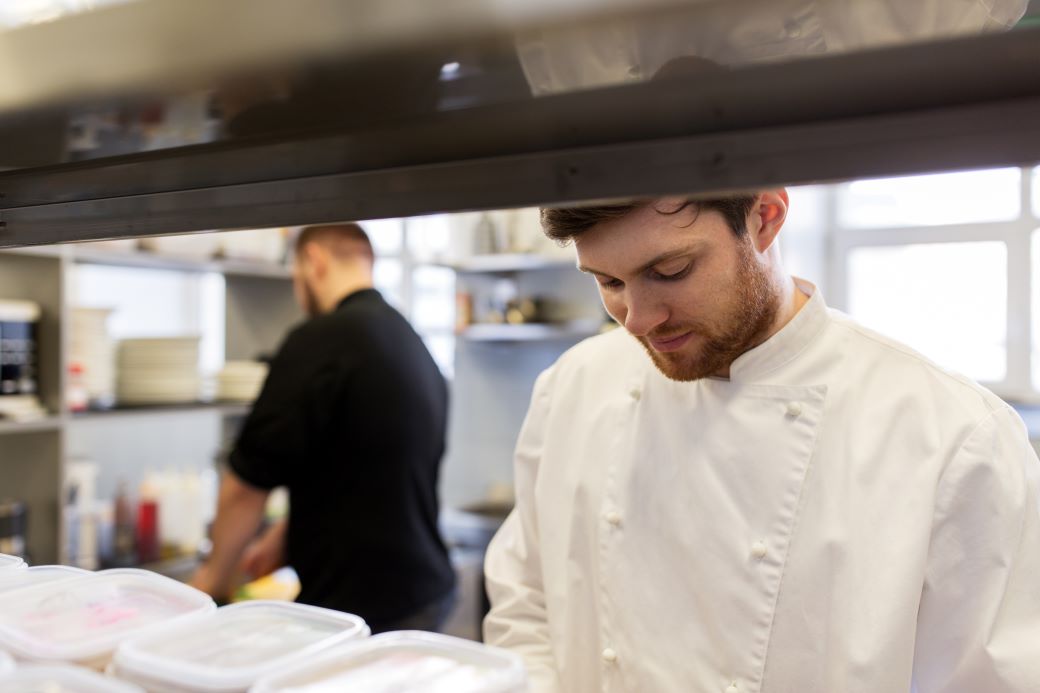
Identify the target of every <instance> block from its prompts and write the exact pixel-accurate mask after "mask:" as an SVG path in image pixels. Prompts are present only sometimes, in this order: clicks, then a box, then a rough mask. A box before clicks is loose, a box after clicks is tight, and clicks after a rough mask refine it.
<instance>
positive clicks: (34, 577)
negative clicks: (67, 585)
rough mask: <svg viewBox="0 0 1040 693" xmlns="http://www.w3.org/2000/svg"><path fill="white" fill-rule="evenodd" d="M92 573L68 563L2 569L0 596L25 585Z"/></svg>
mask: <svg viewBox="0 0 1040 693" xmlns="http://www.w3.org/2000/svg"><path fill="white" fill-rule="evenodd" d="M90 574H91V573H90V571H89V570H83V569H81V568H72V567H70V566H67V565H38V566H33V567H32V568H22V569H20V570H0V596H3V595H4V594H6V593H7V592H10V591H11V590H16V589H21V588H23V587H33V586H34V585H42V584H44V583H48V582H56V581H58V580H68V579H70V578H77V577H84V576H86V575H90Z"/></svg>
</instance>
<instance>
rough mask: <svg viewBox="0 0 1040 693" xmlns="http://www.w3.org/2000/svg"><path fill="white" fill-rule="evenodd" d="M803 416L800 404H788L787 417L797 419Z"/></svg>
mask: <svg viewBox="0 0 1040 693" xmlns="http://www.w3.org/2000/svg"><path fill="white" fill-rule="evenodd" d="M801 414H802V405H801V404H800V403H799V402H788V403H787V415H788V416H790V417H791V418H797V417H799V416H801Z"/></svg>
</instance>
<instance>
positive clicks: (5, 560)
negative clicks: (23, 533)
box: [0, 553, 25, 570]
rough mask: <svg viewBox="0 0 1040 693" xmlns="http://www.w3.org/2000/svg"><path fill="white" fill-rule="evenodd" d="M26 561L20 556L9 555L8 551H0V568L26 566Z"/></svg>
mask: <svg viewBox="0 0 1040 693" xmlns="http://www.w3.org/2000/svg"><path fill="white" fill-rule="evenodd" d="M24 567H25V561H23V560H22V559H21V558H18V556H8V555H7V554H6V553H0V570H5V569H7V568H24Z"/></svg>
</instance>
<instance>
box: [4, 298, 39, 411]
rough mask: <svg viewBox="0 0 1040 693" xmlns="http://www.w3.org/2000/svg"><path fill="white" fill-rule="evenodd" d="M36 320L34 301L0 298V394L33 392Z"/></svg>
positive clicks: (35, 374) (37, 316)
mask: <svg viewBox="0 0 1040 693" xmlns="http://www.w3.org/2000/svg"><path fill="white" fill-rule="evenodd" d="M39 321H40V306H38V305H37V304H35V303H32V302H31V301H6V300H0V396H4V395H34V394H36V390H37V373H36V368H37V363H38V361H39V359H38V353H37V343H36V333H37V325H38V324H39Z"/></svg>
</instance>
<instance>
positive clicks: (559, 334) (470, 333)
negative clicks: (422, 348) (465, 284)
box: [458, 319, 603, 342]
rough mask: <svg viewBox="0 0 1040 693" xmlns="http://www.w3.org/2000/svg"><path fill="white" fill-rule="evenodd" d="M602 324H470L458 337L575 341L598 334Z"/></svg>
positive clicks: (594, 321)
mask: <svg viewBox="0 0 1040 693" xmlns="http://www.w3.org/2000/svg"><path fill="white" fill-rule="evenodd" d="M602 327H603V323H601V322H599V321H597V320H591V319H589V320H571V321H568V322H563V323H521V324H516V325H511V324H508V323H506V324H493V323H483V324H480V323H478V324H470V325H468V326H466V327H465V328H464V329H462V330H461V331H460V332H459V333H458V335H459V337H460V338H462V339H466V340H469V341H474V342H540V341H550V340H561V339H562V340H576V339H584V338H586V337H592V336H594V335H596V334H599V332H600V331H601V329H602Z"/></svg>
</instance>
